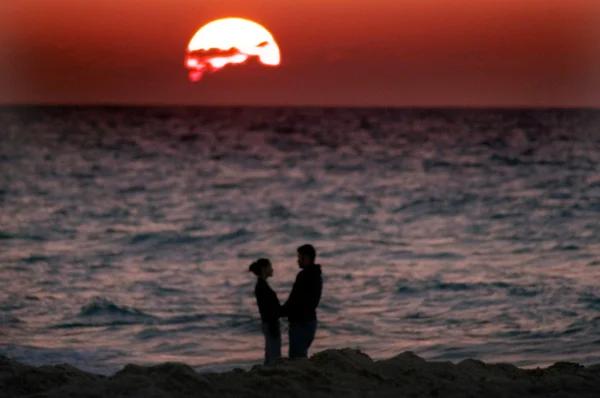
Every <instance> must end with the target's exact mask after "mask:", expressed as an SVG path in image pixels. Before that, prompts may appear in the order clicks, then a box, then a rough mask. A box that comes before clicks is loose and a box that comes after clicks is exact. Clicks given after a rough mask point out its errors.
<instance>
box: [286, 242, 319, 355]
mask: <svg viewBox="0 0 600 398" xmlns="http://www.w3.org/2000/svg"><path fill="white" fill-rule="evenodd" d="M297 251H298V266H299V267H300V268H301V269H302V270H301V271H300V272H299V273H298V275H297V276H296V281H295V282H294V286H293V287H292V292H291V293H290V297H289V298H288V300H287V301H286V303H285V304H284V305H283V307H282V316H287V318H288V321H289V332H288V336H289V342H290V344H289V357H290V358H306V357H308V348H309V347H310V345H311V344H312V342H313V340H314V338H315V334H316V332H317V306H318V305H319V301H320V300H321V292H322V290H323V277H322V275H321V266H320V265H318V264H315V258H316V257H317V251H316V250H315V248H314V247H313V246H312V245H303V246H300V247H299V248H298V249H297Z"/></svg>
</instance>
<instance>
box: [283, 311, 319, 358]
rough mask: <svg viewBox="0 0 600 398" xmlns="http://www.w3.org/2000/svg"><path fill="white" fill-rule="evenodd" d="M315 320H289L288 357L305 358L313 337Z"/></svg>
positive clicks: (315, 328) (315, 326) (315, 329)
mask: <svg viewBox="0 0 600 398" xmlns="http://www.w3.org/2000/svg"><path fill="white" fill-rule="evenodd" d="M316 333H317V321H316V320H313V321H304V322H298V321H290V327H289V331H288V336H289V339H290V351H289V356H290V358H307V357H308V348H309V347H310V345H311V344H312V342H313V340H314V339H315V334H316Z"/></svg>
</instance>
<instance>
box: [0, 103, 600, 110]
mask: <svg viewBox="0 0 600 398" xmlns="http://www.w3.org/2000/svg"><path fill="white" fill-rule="evenodd" d="M25 107H28V108H65V107H71V108H249V109H251V108H280V109H281V108H304V109H317V108H320V109H399V110H400V109H449V110H453V109H455V110H478V109H481V110H484V109H488V110H491V109H497V110H520V109H521V110H525V109H528V110H600V105H587V106H584V105H530V104H493V105H474V104H464V105H443V104H431V105H384V104H375V105H356V104H353V105H344V104H338V105H334V104H329V105H315V104H268V103H265V104H222V103H216V104H208V103H207V104H185V103H180V104H176V103H173V104H169V103H154V102H151V103H150V102H149V103H124V102H97V103H93V102H81V103H62V102H38V103H34V102H31V103H27V102H14V103H1V102H0V108H25Z"/></svg>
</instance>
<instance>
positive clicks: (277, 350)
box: [262, 321, 281, 365]
mask: <svg viewBox="0 0 600 398" xmlns="http://www.w3.org/2000/svg"><path fill="white" fill-rule="evenodd" d="M262 332H263V335H264V336H265V362H264V364H265V365H270V364H272V363H273V361H275V359H277V358H281V328H280V327H279V321H276V322H275V323H267V322H263V324H262Z"/></svg>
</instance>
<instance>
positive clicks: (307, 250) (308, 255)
mask: <svg viewBox="0 0 600 398" xmlns="http://www.w3.org/2000/svg"><path fill="white" fill-rule="evenodd" d="M297 251H298V266H299V267H300V268H306V267H308V266H311V265H313V264H314V263H315V258H316V257H317V251H316V250H315V248H314V247H313V246H312V245H308V244H306V245H302V246H300V247H299V248H298V249H297Z"/></svg>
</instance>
